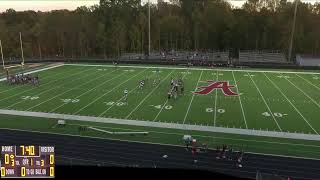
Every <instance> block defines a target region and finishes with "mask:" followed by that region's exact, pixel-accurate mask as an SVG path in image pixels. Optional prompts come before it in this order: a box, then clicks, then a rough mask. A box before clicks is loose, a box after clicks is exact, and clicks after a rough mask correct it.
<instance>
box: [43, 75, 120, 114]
mask: <svg viewBox="0 0 320 180" xmlns="http://www.w3.org/2000/svg"><path fill="white" fill-rule="evenodd" d="M114 71H115V70H113V71H111V72H109V73H107V74H103V75H102V76H99V77H97V78H94V79H93V80H96V79H99V78H101V77H104V76H106V75H109V74H111V73H113V72H114ZM121 75H122V74H119V75H118V76H115V77H113V78H111V79H109V80H108V81H105V82H103V83H101V84H99V85H98V86H95V87H94V88H91V89H89V90H87V91H85V92H84V93H82V94H80V95H79V96H77V97H75V98H74V99H78V98H80V97H81V96H83V95H85V94H87V93H89V92H91V91H93V90H95V89H97V88H98V87H100V86H103V85H104V84H106V83H108V82H110V81H112V80H113V79H115V78H117V77H119V76H121ZM88 82H92V81H88ZM85 84H87V83H85ZM73 89H76V88H73ZM71 90H72V89H71ZM66 104H68V103H62V104H61V105H60V106H57V107H56V108H54V109H52V110H50V111H49V112H54V111H55V110H57V109H59V108H60V107H62V106H64V105H66Z"/></svg>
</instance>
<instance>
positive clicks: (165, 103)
mask: <svg viewBox="0 0 320 180" xmlns="http://www.w3.org/2000/svg"><path fill="white" fill-rule="evenodd" d="M184 72H185V71H184ZM188 72H189V71H188V70H187V72H186V73H185V74H184V75H183V77H182V80H184V78H185V77H186V75H187V74H188ZM168 101H169V100H168V99H167V100H166V101H165V102H164V104H163V105H162V107H161V109H160V111H159V112H158V114H157V115H156V117H155V118H154V119H153V121H156V120H157V119H158V117H159V115H160V114H161V112H162V111H163V108H164V107H165V106H166V105H167V103H168Z"/></svg>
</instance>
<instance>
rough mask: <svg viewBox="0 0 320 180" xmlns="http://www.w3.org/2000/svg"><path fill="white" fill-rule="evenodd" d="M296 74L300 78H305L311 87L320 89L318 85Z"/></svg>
mask: <svg viewBox="0 0 320 180" xmlns="http://www.w3.org/2000/svg"><path fill="white" fill-rule="evenodd" d="M296 76H298V77H300V78H301V79H303V80H305V81H306V82H307V83H308V84H310V85H312V86H313V87H315V88H317V89H318V90H320V87H318V86H316V85H314V84H313V83H312V82H311V81H309V80H307V79H306V78H303V77H302V76H299V75H298V74H296Z"/></svg>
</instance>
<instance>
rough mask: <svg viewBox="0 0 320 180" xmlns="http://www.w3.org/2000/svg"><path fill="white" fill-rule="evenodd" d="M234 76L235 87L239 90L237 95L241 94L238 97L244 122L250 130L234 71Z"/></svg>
mask: <svg viewBox="0 0 320 180" xmlns="http://www.w3.org/2000/svg"><path fill="white" fill-rule="evenodd" d="M232 76H233V79H234V83H236V84H235V86H236V89H237V93H238V94H239V96H238V97H239V102H240V107H241V111H242V116H243V120H244V123H245V125H246V128H247V129H248V125H247V120H246V115H245V113H244V109H243V106H242V102H241V95H240V92H239V88H238V84H237V80H236V78H235V76H234V73H233V71H232Z"/></svg>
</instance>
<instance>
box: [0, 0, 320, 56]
mask: <svg viewBox="0 0 320 180" xmlns="http://www.w3.org/2000/svg"><path fill="white" fill-rule="evenodd" d="M294 9H295V4H294V2H288V1H287V0H248V1H247V2H246V3H245V4H244V5H243V6H242V7H241V8H236V7H233V6H232V5H231V4H230V3H228V2H227V1H225V0H170V2H166V1H163V0H158V3H157V4H152V5H151V49H152V50H154V51H163V50H171V49H175V50H230V52H231V53H232V55H233V56H236V55H237V53H238V52H239V50H279V51H282V52H285V53H286V54H287V53H288V48H289V43H290V38H291V32H292V25H293V16H294ZM19 32H21V33H22V39H23V48H24V54H25V57H29V58H40V57H41V58H46V57H55V56H59V57H66V58H86V57H100V58H103V57H104V58H106V57H116V56H119V55H121V54H122V53H125V52H136V53H146V52H147V50H148V4H144V5H142V4H141V0H100V3H99V5H95V6H92V7H85V6H82V7H78V8H77V9H76V10H74V11H69V10H54V11H50V12H40V11H38V12H35V11H23V12H17V11H15V10H13V9H8V10H6V11H5V12H3V13H1V14H0V39H1V40H2V44H3V52H4V55H5V58H9V57H20V42H19ZM319 32H320V3H316V4H314V5H312V4H308V3H303V2H300V1H299V2H298V11H297V21H296V30H295V36H294V39H293V53H307V54H319V53H320V33H319Z"/></svg>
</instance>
